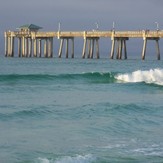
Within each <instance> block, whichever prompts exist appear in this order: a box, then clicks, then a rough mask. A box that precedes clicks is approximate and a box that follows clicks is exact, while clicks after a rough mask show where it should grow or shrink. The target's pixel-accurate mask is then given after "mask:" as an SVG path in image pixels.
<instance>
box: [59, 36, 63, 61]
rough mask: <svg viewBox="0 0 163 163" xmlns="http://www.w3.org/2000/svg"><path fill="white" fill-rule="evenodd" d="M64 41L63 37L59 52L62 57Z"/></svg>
mask: <svg viewBox="0 0 163 163" xmlns="http://www.w3.org/2000/svg"><path fill="white" fill-rule="evenodd" d="M63 43H64V39H63V38H61V41H60V48H59V54H58V56H59V58H61V56H62V49H63Z"/></svg>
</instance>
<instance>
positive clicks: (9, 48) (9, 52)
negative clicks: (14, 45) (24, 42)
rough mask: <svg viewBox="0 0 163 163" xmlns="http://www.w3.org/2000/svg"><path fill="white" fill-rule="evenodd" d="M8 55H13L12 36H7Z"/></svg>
mask: <svg viewBox="0 0 163 163" xmlns="http://www.w3.org/2000/svg"><path fill="white" fill-rule="evenodd" d="M7 42H8V44H7V56H8V57H10V55H11V40H10V37H7Z"/></svg>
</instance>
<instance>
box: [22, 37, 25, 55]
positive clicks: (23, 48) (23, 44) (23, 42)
mask: <svg viewBox="0 0 163 163" xmlns="http://www.w3.org/2000/svg"><path fill="white" fill-rule="evenodd" d="M21 40H22V41H21V42H22V57H25V38H24V37H22V38H21Z"/></svg>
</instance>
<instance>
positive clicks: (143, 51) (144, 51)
mask: <svg viewBox="0 0 163 163" xmlns="http://www.w3.org/2000/svg"><path fill="white" fill-rule="evenodd" d="M146 47H147V38H144V44H143V50H142V60H144V59H145V54H146Z"/></svg>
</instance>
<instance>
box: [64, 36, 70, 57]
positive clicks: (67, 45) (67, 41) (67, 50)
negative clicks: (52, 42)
mask: <svg viewBox="0 0 163 163" xmlns="http://www.w3.org/2000/svg"><path fill="white" fill-rule="evenodd" d="M65 52H66V58H68V52H69V39H66V49H65Z"/></svg>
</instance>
